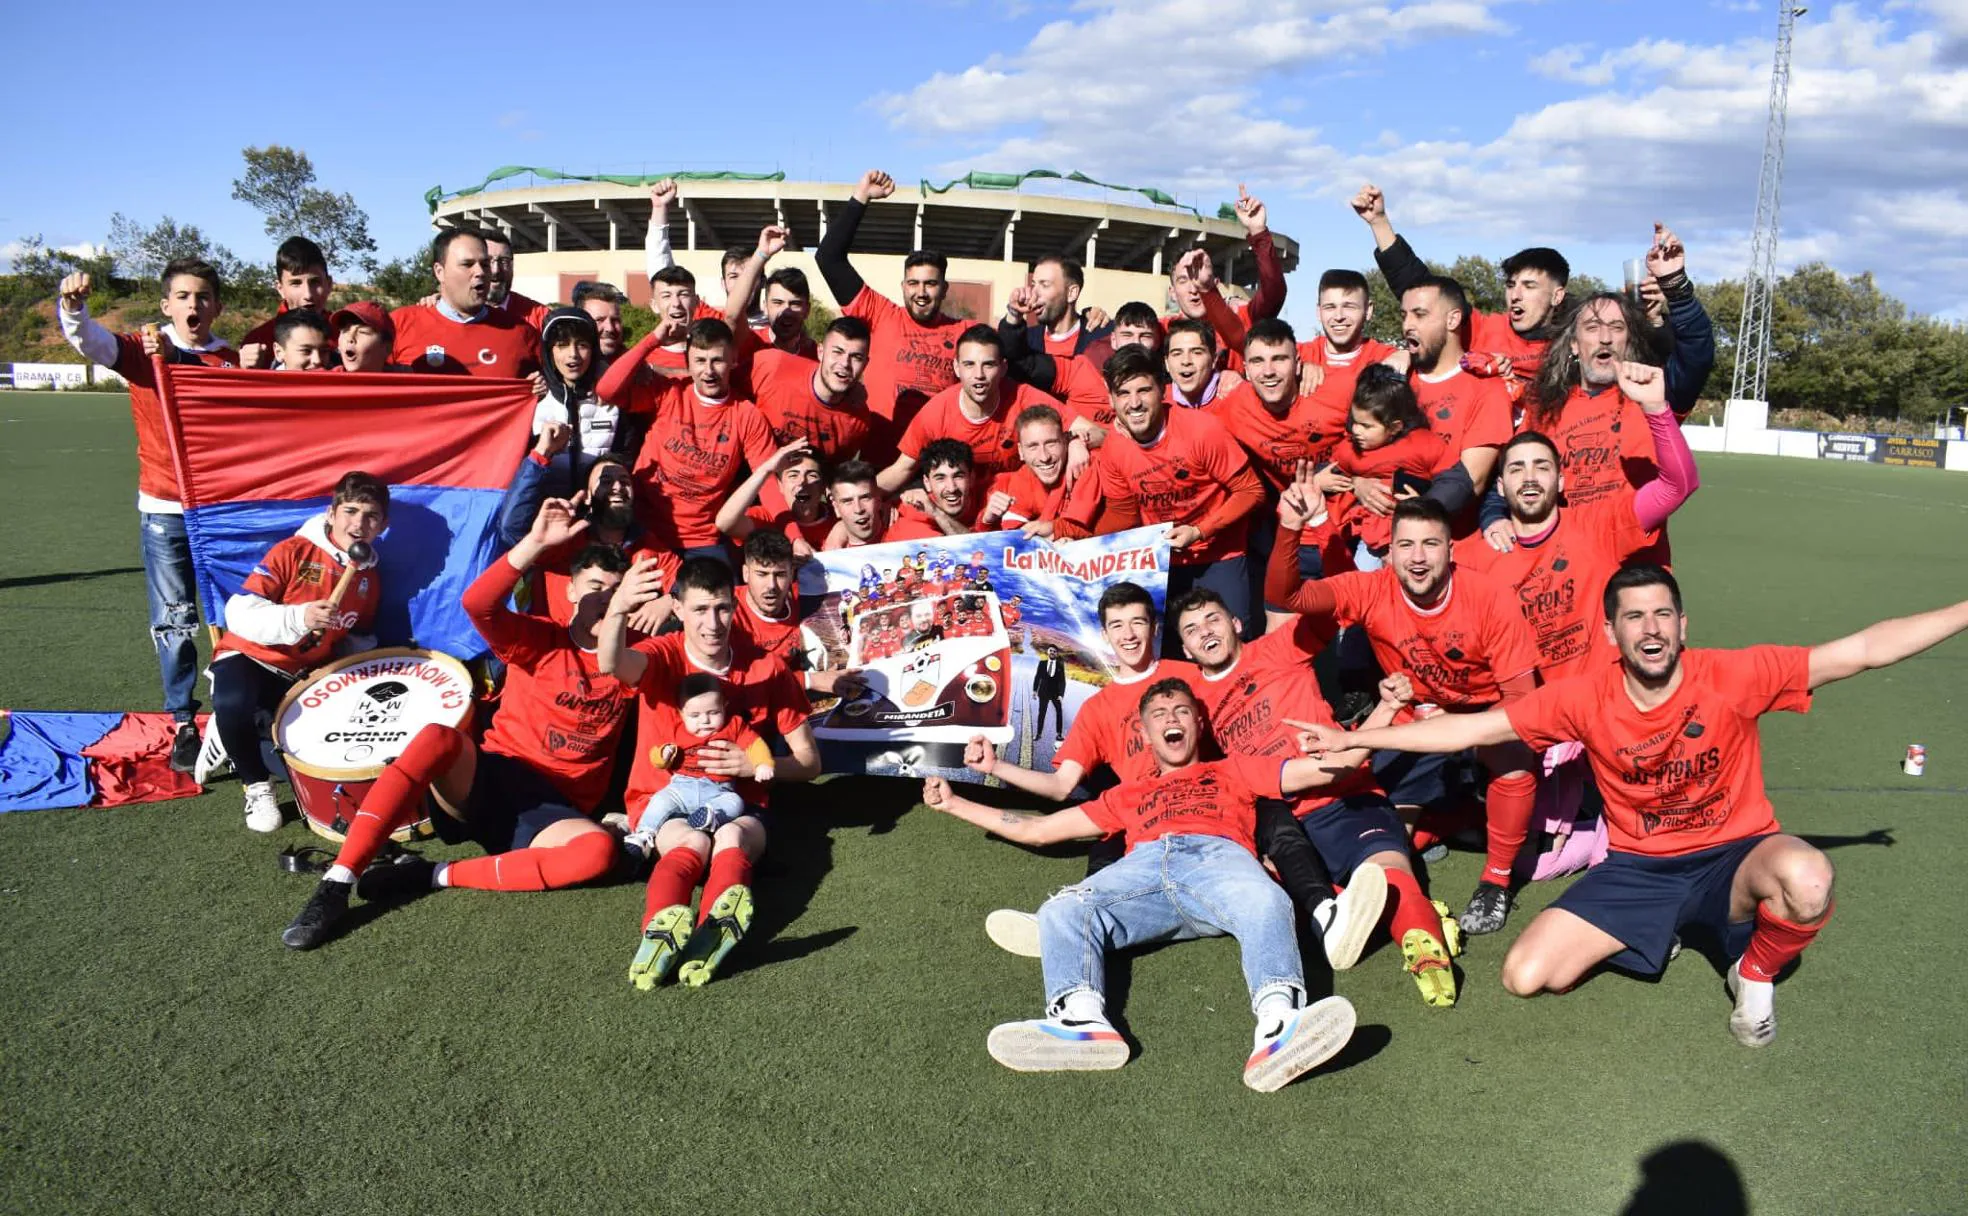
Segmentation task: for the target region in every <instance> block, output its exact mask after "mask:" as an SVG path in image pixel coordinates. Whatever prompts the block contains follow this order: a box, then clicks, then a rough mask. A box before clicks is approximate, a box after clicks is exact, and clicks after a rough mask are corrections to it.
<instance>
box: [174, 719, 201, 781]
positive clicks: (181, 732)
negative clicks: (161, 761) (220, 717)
mask: <svg viewBox="0 0 1968 1216" xmlns="http://www.w3.org/2000/svg"><path fill="white" fill-rule="evenodd" d="M204 744H205V740H204V739H203V738H202V737H201V736H200V735H199V733H198V724H197V723H196V722H180V723H178V732H177V733H176V734H174V735H172V736H171V771H172V772H174V773H188V772H190V771H191V770H192V769H194V768H197V767H198V749H199V748H200V747H203V746H204Z"/></svg>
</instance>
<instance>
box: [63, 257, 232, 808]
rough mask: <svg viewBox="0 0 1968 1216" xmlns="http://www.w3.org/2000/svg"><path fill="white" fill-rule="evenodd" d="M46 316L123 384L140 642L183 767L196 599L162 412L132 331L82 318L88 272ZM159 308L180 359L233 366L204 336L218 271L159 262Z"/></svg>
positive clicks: (194, 676)
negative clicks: (148, 652)
mask: <svg viewBox="0 0 1968 1216" xmlns="http://www.w3.org/2000/svg"><path fill="white" fill-rule="evenodd" d="M60 292H61V295H60V299H59V300H58V301H57V303H56V307H55V316H56V318H57V319H58V320H59V321H60V323H61V330H62V336H63V337H64V338H67V339H68V344H69V345H70V346H73V347H74V348H75V349H76V350H77V351H79V352H81V354H82V355H83V356H84V357H86V358H87V359H88V360H89V361H90V362H92V363H99V364H101V365H102V366H104V367H107V368H109V369H110V370H111V371H114V372H115V373H116V374H117V375H119V376H121V377H123V378H124V379H125V380H127V381H129V383H130V416H131V419H132V421H134V422H135V424H136V431H137V518H138V521H139V523H140V524H141V526H142V536H143V565H144V590H145V591H146V592H147V593H148V595H149V599H150V640H151V644H152V645H153V646H154V647H155V649H156V651H157V666H158V674H159V676H160V677H161V680H162V683H163V685H164V709H165V712H167V713H169V714H170V715H171V716H172V717H173V718H176V719H177V722H178V729H177V735H176V737H174V738H173V739H172V740H171V767H172V768H174V769H176V770H177V771H179V772H181V773H188V772H190V771H191V770H192V767H193V765H194V764H195V763H196V762H197V760H198V728H197V727H196V726H194V725H192V718H193V716H194V715H195V713H196V711H197V709H198V702H197V701H196V700H194V699H193V695H192V694H193V690H194V689H195V687H196V686H197V682H198V599H197V596H195V595H194V594H193V593H192V578H193V575H192V568H191V542H190V540H188V539H187V538H186V535H185V523H184V507H183V506H182V505H180V504H179V502H178V473H177V463H176V461H175V460H173V458H172V456H171V448H170V444H169V443H168V442H166V439H165V435H164V412H163V409H162V407H160V406H159V404H158V401H157V378H156V375H155V374H154V372H153V370H152V365H151V361H150V356H149V355H147V354H145V353H144V350H143V340H142V337H141V336H140V335H138V334H135V333H128V334H122V335H117V334H112V333H110V332H109V331H108V330H106V329H104V328H103V327H102V326H101V325H99V324H97V323H96V322H95V321H92V320H90V318H89V276H88V275H86V274H71V275H69V276H68V277H66V278H64V279H63V280H62V281H61V288H60ZM163 292H164V298H163V301H162V303H161V304H160V305H159V311H161V312H162V313H163V314H164V317H165V319H166V320H167V321H168V322H169V324H167V325H166V326H165V327H164V329H163V331H162V336H163V337H164V338H165V339H167V340H168V344H169V347H170V349H171V350H172V351H174V352H175V353H176V355H177V356H181V357H182V358H184V359H187V360H191V361H195V362H198V363H204V364H207V365H210V366H213V367H231V366H233V365H235V364H236V363H237V362H238V356H237V355H236V354H234V352H233V350H232V348H231V347H230V346H227V345H226V344H225V343H224V342H222V341H220V340H219V339H217V338H214V337H213V336H212V322H213V321H215V320H217V319H218V316H219V313H220V312H221V311H223V309H224V305H223V304H222V303H221V302H220V296H221V292H222V288H221V285H220V282H219V272H218V271H216V270H214V269H212V267H211V266H210V265H209V264H207V263H205V262H201V261H197V260H195V259H191V258H179V259H177V260H175V261H173V262H172V263H171V264H170V265H168V266H166V267H165V268H164V274H163Z"/></svg>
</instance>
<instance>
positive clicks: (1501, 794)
mask: <svg viewBox="0 0 1968 1216" xmlns="http://www.w3.org/2000/svg"><path fill="white" fill-rule="evenodd" d="M1537 792H1538V785H1537V778H1536V777H1533V776H1531V775H1530V774H1529V773H1512V774H1510V775H1509V776H1508V777H1497V778H1494V779H1492V780H1491V782H1490V795H1489V798H1488V799H1487V800H1486V803H1485V809H1486V810H1487V811H1488V812H1489V819H1490V827H1489V859H1488V861H1487V862H1486V863H1485V864H1484V866H1483V881H1484V882H1493V883H1495V884H1497V885H1498V886H1500V887H1507V886H1509V885H1510V872H1511V870H1512V869H1513V868H1514V867H1515V866H1516V864H1517V854H1519V853H1521V852H1523V851H1524V837H1526V836H1527V835H1529V834H1530V831H1531V813H1532V812H1533V811H1535V810H1536V809H1537Z"/></svg>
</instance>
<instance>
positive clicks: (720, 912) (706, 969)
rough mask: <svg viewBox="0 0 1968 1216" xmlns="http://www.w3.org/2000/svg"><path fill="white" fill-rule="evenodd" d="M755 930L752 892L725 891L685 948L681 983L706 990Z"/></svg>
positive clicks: (747, 889) (743, 889) (731, 888)
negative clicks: (747, 934) (721, 965)
mask: <svg viewBox="0 0 1968 1216" xmlns="http://www.w3.org/2000/svg"><path fill="white" fill-rule="evenodd" d="M751 927H752V889H751V888H750V887H747V886H744V885H742V884H734V885H732V886H729V887H726V888H725V889H724V894H722V895H720V896H718V897H717V902H716V903H714V904H712V905H711V914H710V916H709V917H708V918H707V919H706V920H705V921H704V923H703V924H701V925H698V926H697V931H696V932H695V933H692V934H691V935H690V940H689V941H688V942H686V943H685V944H684V947H683V964H682V965H681V966H679V967H678V968H677V983H679V984H683V985H685V986H687V987H690V988H702V987H703V986H704V985H705V984H708V983H710V982H711V977H712V976H714V975H716V974H717V969H718V964H719V963H722V962H723V961H724V956H725V955H727V954H730V953H731V948H732V947H733V946H736V945H737V944H738V943H739V942H740V941H743V940H744V937H745V930H747V929H749V928H751Z"/></svg>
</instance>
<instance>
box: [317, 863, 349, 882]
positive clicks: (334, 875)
mask: <svg viewBox="0 0 1968 1216" xmlns="http://www.w3.org/2000/svg"><path fill="white" fill-rule="evenodd" d="M321 880H322V881H323V882H338V883H341V884H342V885H343V886H347V885H349V884H350V883H352V882H354V881H355V871H354V870H351V869H349V868H348V867H347V866H345V865H343V864H341V863H340V862H336V863H335V864H334V865H332V866H329V867H328V872H327V873H325V874H323V875H322V876H321Z"/></svg>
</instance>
